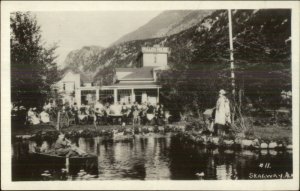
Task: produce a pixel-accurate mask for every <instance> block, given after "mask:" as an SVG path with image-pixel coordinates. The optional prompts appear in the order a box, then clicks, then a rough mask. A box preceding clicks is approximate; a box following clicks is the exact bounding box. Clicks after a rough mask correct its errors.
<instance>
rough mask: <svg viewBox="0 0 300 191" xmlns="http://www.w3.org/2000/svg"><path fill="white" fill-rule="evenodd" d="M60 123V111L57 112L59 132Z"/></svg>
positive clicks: (57, 128)
mask: <svg viewBox="0 0 300 191" xmlns="http://www.w3.org/2000/svg"><path fill="white" fill-rule="evenodd" d="M59 121H60V111H58V112H57V124H56V130H57V131H59Z"/></svg>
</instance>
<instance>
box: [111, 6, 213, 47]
mask: <svg viewBox="0 0 300 191" xmlns="http://www.w3.org/2000/svg"><path fill="white" fill-rule="evenodd" d="M212 12H213V11H212V10H172V11H164V12H162V13H161V14H159V15H158V16H157V17H155V18H153V19H152V20H151V21H149V22H148V23H147V24H145V25H143V26H142V27H140V28H138V29H137V30H135V31H133V32H131V33H129V34H126V35H124V36H123V37H121V38H120V39H118V40H117V41H116V42H115V43H114V44H119V43H122V42H127V41H131V40H141V39H149V38H157V37H164V36H170V35H172V34H176V33H179V32H181V31H183V30H185V29H188V28H190V27H192V26H194V25H195V24H197V23H199V22H200V21H201V20H202V19H203V18H204V17H205V16H207V15H209V14H210V13H212Z"/></svg>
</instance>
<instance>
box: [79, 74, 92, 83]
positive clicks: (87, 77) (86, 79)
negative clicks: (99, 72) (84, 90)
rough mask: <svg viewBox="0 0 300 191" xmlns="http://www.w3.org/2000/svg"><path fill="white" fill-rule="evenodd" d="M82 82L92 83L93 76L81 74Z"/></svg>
mask: <svg viewBox="0 0 300 191" xmlns="http://www.w3.org/2000/svg"><path fill="white" fill-rule="evenodd" d="M80 81H81V82H83V83H92V82H93V81H94V80H93V76H92V75H86V74H83V73H80Z"/></svg>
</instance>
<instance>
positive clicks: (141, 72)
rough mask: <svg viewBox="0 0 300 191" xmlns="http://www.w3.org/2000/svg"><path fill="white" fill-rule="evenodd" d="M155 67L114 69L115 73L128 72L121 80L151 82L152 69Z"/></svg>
mask: <svg viewBox="0 0 300 191" xmlns="http://www.w3.org/2000/svg"><path fill="white" fill-rule="evenodd" d="M154 68H155V67H152V66H151V67H142V68H116V72H130V73H129V74H128V75H126V76H124V77H123V78H122V79H119V80H120V81H122V80H141V79H143V80H153V69H154Z"/></svg>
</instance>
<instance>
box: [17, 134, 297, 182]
mask: <svg viewBox="0 0 300 191" xmlns="http://www.w3.org/2000/svg"><path fill="white" fill-rule="evenodd" d="M76 142H77V145H78V146H79V147H80V148H81V149H83V150H85V151H87V152H88V153H92V154H94V155H96V156H97V157H98V160H97V161H96V165H88V164H85V165H84V166H77V168H74V169H73V170H70V171H69V173H67V174H64V176H62V174H61V171H60V170H61V169H62V168H65V163H64V162H61V164H59V163H60V162H52V163H51V162H49V161H47V162H46V163H47V164H48V166H45V165H41V164H42V163H44V162H45V161H43V159H37V158H36V157H34V156H32V155H31V154H30V153H29V148H30V147H31V145H32V144H34V142H33V141H28V140H27V141H25V140H23V141H19V142H15V143H13V144H12V148H13V156H12V176H13V177H12V179H13V181H26V180H199V179H200V180H209V179H213V180H225V179H278V178H292V164H293V163H292V153H291V152H288V151H275V150H261V151H259V150H256V151H250V150H239V151H234V150H226V149H218V148H215V149H208V148H205V147H204V146H197V145H193V144H190V143H185V142H182V141H180V140H179V139H177V138H176V136H172V134H165V135H160V134H154V133H153V134H151V135H148V136H147V137H139V136H136V137H135V139H133V140H127V141H118V142H117V141H113V140H105V139H103V138H102V137H95V138H79V139H77V140H76ZM88 163H89V162H88ZM91 163H92V162H91ZM87 166H88V167H87ZM45 170H48V171H49V173H50V174H51V176H49V177H48V178H45V176H42V175H41V174H43V172H44V171H45ZM80 170H84V171H85V172H86V173H88V176H87V175H85V176H82V174H80V173H79V174H78V172H79V171H80Z"/></svg>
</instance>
